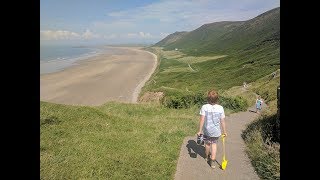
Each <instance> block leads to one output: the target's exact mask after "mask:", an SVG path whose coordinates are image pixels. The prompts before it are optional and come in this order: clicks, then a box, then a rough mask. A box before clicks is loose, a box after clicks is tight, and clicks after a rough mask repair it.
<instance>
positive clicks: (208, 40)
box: [159, 7, 280, 55]
mask: <svg viewBox="0 0 320 180" xmlns="http://www.w3.org/2000/svg"><path fill="white" fill-rule="evenodd" d="M168 38H169V36H168ZM279 43H280V7H279V8H275V9H272V10H270V11H268V12H265V13H263V14H261V15H259V16H257V17H255V18H253V19H251V20H247V21H240V22H216V23H211V24H206V25H203V26H201V27H200V28H198V29H196V30H194V31H191V32H189V33H187V34H185V35H183V36H182V37H181V38H179V39H177V40H174V42H173V43H171V44H169V45H159V46H162V47H164V50H173V49H175V48H178V49H180V50H181V51H182V52H183V53H186V54H188V55H205V54H210V55H212V54H221V53H222V54H226V53H228V54H230V53H237V52H238V51H247V50H250V49H254V48H256V47H259V46H270V44H272V46H276V47H279Z"/></svg>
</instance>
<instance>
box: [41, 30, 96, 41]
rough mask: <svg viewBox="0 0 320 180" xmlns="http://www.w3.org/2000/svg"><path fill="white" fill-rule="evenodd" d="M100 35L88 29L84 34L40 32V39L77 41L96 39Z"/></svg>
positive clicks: (62, 31) (60, 31)
mask: <svg viewBox="0 0 320 180" xmlns="http://www.w3.org/2000/svg"><path fill="white" fill-rule="evenodd" d="M99 37H100V35H98V34H95V33H92V32H91V31H90V30H89V29H87V30H86V31H85V32H84V33H82V34H79V33H76V32H72V31H64V30H57V31H52V30H40V39H41V40H75V39H94V38H99Z"/></svg>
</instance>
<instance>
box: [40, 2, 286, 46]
mask: <svg viewBox="0 0 320 180" xmlns="http://www.w3.org/2000/svg"><path fill="white" fill-rule="evenodd" d="M279 6H280V0H140V1H138V0H126V1H124V0H40V43H41V44H59V43H61V44H68V43H69V44H77V43H84V44H86V43H87V44H94V43H103V44H122V43H156V42H158V41H159V40H161V39H163V38H164V37H166V36H167V35H168V34H171V33H174V32H176V31H192V30H194V29H196V28H198V27H200V26H201V25H203V24H206V23H212V22H219V21H242V20H248V19H252V18H254V17H256V16H258V15H259V14H261V13H263V12H266V11H268V10H271V9H273V8H276V7H279Z"/></svg>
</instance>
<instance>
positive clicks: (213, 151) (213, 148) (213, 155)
mask: <svg viewBox="0 0 320 180" xmlns="http://www.w3.org/2000/svg"><path fill="white" fill-rule="evenodd" d="M216 153H217V143H212V144H211V159H212V160H216Z"/></svg>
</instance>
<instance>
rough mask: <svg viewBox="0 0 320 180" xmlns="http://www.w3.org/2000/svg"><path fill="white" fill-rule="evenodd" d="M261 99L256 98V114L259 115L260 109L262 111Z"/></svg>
mask: <svg viewBox="0 0 320 180" xmlns="http://www.w3.org/2000/svg"><path fill="white" fill-rule="evenodd" d="M262 103H263V101H262V99H261V96H258V98H257V99H256V113H260V111H261V109H262Z"/></svg>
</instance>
